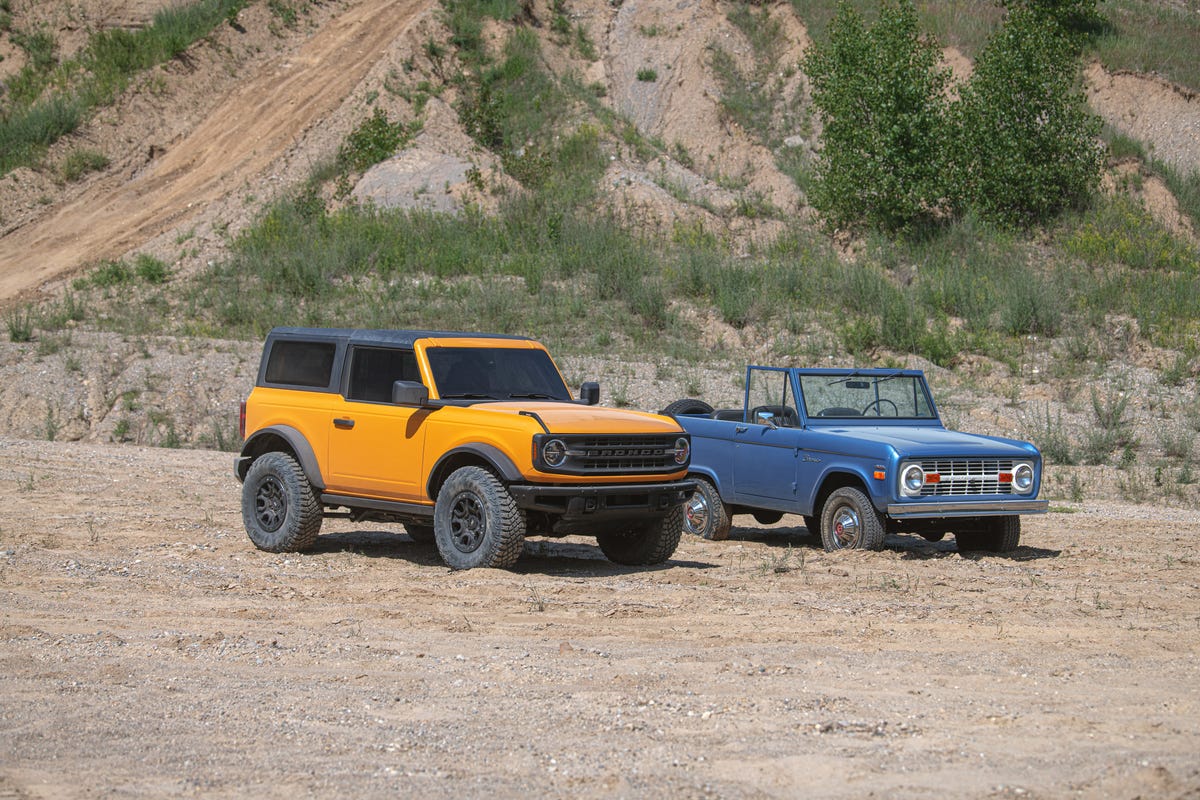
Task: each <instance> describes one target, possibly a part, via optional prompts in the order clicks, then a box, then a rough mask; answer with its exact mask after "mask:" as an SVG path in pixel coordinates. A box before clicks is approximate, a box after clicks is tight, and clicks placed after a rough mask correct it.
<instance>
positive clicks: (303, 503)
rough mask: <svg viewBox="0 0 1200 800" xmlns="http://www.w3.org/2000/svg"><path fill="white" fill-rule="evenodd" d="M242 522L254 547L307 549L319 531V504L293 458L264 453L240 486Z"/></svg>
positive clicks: (275, 550)
mask: <svg viewBox="0 0 1200 800" xmlns="http://www.w3.org/2000/svg"><path fill="white" fill-rule="evenodd" d="M242 523H243V524H244V525H245V526H246V534H247V535H248V536H249V537H250V541H252V542H254V546H255V547H257V548H258V549H259V550H266V551H267V552H268V553H297V552H300V551H303V550H308V549H310V548H311V547H312V546H313V544H315V543H316V541H317V534H318V533H320V531H321V504H320V503H319V502H317V496H316V494H315V493H314V492H313V488H312V484H310V483H309V482H308V478H307V477H306V476H305V475H304V470H302V469H300V465H299V464H297V463H296V459H294V458H292V457H291V456H290V455H288V454H287V453H280V452H271V453H265V454H263V455H261V456H259V457H258V458H256V459H254V463H253V464H251V465H250V469H249V470H248V471H247V472H246V480H245V482H244V483H243V484H242Z"/></svg>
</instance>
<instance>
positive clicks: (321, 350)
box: [263, 340, 337, 389]
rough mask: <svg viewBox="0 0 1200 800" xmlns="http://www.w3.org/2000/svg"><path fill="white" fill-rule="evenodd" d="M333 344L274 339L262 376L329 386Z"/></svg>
mask: <svg viewBox="0 0 1200 800" xmlns="http://www.w3.org/2000/svg"><path fill="white" fill-rule="evenodd" d="M336 351H337V345H336V344H334V343H333V342H297V341H286V340H285V341H276V342H275V344H273V345H272V346H271V355H270V356H269V357H268V359H267V371H266V374H265V375H264V377H263V379H264V380H265V381H266V382H267V383H283V384H288V385H291V386H314V387H318V388H322V389H323V388H325V387H327V386H329V380H330V377H331V376H332V374H333V359H334V355H335V354H336Z"/></svg>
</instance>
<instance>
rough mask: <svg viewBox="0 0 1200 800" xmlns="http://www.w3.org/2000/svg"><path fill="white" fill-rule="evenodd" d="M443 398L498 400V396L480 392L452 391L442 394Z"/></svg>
mask: <svg viewBox="0 0 1200 800" xmlns="http://www.w3.org/2000/svg"><path fill="white" fill-rule="evenodd" d="M442 399H443V400H499V399H500V398H498V397H496V396H494V395H490V394H480V393H478V392H454V393H453V394H444V395H442Z"/></svg>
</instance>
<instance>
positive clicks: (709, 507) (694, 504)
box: [683, 477, 731, 541]
mask: <svg viewBox="0 0 1200 800" xmlns="http://www.w3.org/2000/svg"><path fill="white" fill-rule="evenodd" d="M694 480H695V481H696V491H694V492H692V496H691V497H689V498H688V501H687V502H686V503H684V504H683V529H684V530H685V531H687V532H688V533H690V534H692V535H693V536H701V537H703V538H705V539H712V540H713V541H720V540H722V539H728V538H729V526H730V523H731V520H730V517H729V507H728V506H726V505H725V503H724V501H722V500H721V495H720V493H719V492H718V491H717V487H716V486H713V484H712V481H710V480H709V479H708V478H701V477H697V478H694Z"/></svg>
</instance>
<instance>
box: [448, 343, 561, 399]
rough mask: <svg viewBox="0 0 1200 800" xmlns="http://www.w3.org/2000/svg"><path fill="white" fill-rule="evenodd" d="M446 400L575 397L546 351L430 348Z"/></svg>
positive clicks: (491, 348) (503, 348)
mask: <svg viewBox="0 0 1200 800" xmlns="http://www.w3.org/2000/svg"><path fill="white" fill-rule="evenodd" d="M425 353H426V355H427V356H428V357H429V366H430V368H431V369H432V370H433V380H434V383H436V384H437V392H438V396H439V397H441V398H442V399H445V400H452V399H456V398H458V399H466V400H513V399H517V400H565V401H569V400H570V399H571V393H570V392H569V391H568V390H567V386H566V384H565V383H563V379H562V376H561V375H559V374H558V369H557V368H556V367H555V366H554V362H553V361H552V360H551V358H550V354H549V353H547V352H546V351H545V350H529V349H524V348H520V349H518V348H510V347H430V348H429V349H428V350H426V351H425Z"/></svg>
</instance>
